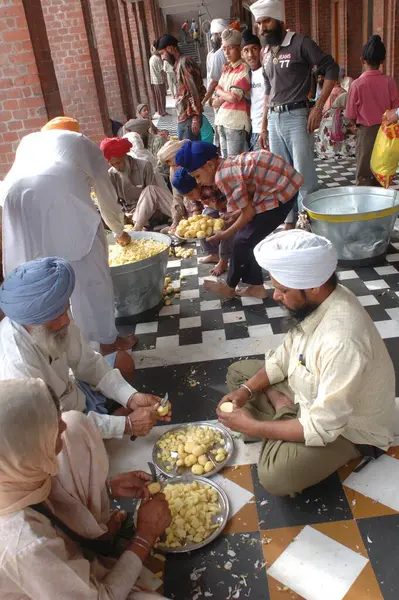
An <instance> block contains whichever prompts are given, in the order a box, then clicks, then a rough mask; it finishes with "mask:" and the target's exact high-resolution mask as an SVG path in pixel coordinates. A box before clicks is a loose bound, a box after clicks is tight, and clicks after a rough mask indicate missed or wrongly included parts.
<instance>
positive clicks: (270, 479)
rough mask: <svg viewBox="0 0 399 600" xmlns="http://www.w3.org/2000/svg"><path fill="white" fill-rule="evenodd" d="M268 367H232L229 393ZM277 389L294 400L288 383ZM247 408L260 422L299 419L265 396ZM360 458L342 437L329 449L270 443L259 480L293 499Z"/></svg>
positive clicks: (272, 491)
mask: <svg viewBox="0 0 399 600" xmlns="http://www.w3.org/2000/svg"><path fill="white" fill-rule="evenodd" d="M264 366H265V362H264V361H263V360H242V361H240V362H236V363H233V364H232V365H230V367H229V369H228V372H227V386H228V388H229V390H230V391H233V390H236V389H237V388H239V387H240V385H241V384H242V383H245V382H246V381H247V380H248V379H250V377H253V375H255V373H257V372H258V371H259V370H260V369H261V368H262V367H264ZM274 387H275V388H276V389H278V391H279V392H282V393H283V394H286V395H287V396H288V397H291V398H292V391H291V389H290V388H289V386H288V384H287V383H286V382H283V383H280V384H277V385H276V386H274ZM245 408H246V409H247V410H248V412H249V413H250V414H251V416H252V417H254V419H256V420H257V421H280V420H286V419H297V418H298V407H297V406H296V407H295V409H291V408H288V407H284V408H281V409H280V410H278V411H277V412H276V411H275V410H274V408H273V406H272V405H271V404H270V402H269V399H268V397H267V395H266V394H265V393H263V392H262V393H258V394H255V396H254V398H253V399H252V400H250V401H249V402H248V403H247V404H246V405H245ZM251 441H256V440H251ZM359 456H360V453H359V451H358V449H357V448H356V446H355V445H354V444H352V442H350V441H349V440H347V439H346V438H344V437H342V436H340V437H338V438H337V439H336V440H335V441H334V442H331V443H330V444H327V445H326V446H306V445H305V444H303V443H299V442H283V441H282V440H266V441H264V443H263V445H262V449H261V451H260V456H259V461H258V475H259V480H260V482H261V484H262V485H263V487H264V488H265V489H266V490H267V491H268V492H269V493H270V494H274V495H276V496H288V495H293V494H296V493H298V492H302V490H304V489H306V488H308V487H310V486H312V485H315V484H316V483H319V481H323V479H326V478H327V477H328V476H329V475H331V474H332V473H334V472H335V471H336V470H337V469H339V468H340V467H342V465H345V464H346V463H347V462H349V461H350V460H352V459H354V458H359Z"/></svg>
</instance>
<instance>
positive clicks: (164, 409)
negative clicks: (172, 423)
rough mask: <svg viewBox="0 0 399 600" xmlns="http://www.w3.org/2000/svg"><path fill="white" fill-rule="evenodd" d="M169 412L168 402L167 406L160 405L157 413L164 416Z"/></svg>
mask: <svg viewBox="0 0 399 600" xmlns="http://www.w3.org/2000/svg"><path fill="white" fill-rule="evenodd" d="M168 412H169V406H168V404H166V405H165V406H158V408H157V413H158V415H159V416H160V417H164V416H165V415H167V414H168Z"/></svg>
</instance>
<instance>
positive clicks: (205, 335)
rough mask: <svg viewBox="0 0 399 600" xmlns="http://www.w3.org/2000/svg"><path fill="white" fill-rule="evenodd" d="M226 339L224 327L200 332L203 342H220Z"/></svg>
mask: <svg viewBox="0 0 399 600" xmlns="http://www.w3.org/2000/svg"><path fill="white" fill-rule="evenodd" d="M225 341H226V332H225V330H224V329H215V330H214V331H203V332H202V343H203V344H221V343H223V342H225Z"/></svg>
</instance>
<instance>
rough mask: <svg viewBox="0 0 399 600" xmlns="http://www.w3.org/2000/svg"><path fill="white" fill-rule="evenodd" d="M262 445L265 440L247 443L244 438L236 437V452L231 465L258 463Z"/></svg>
mask: <svg viewBox="0 0 399 600" xmlns="http://www.w3.org/2000/svg"><path fill="white" fill-rule="evenodd" d="M262 445H263V442H252V443H251V444H245V443H244V440H243V439H241V438H236V437H234V454H233V458H232V461H231V463H230V466H233V465H254V464H257V462H258V460H259V455H260V451H261V449H262Z"/></svg>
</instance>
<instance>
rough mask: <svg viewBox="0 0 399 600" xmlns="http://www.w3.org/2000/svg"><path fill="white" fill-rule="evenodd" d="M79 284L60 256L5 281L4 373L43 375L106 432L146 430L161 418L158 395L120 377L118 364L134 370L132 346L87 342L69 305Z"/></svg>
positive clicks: (0, 340)
mask: <svg viewBox="0 0 399 600" xmlns="http://www.w3.org/2000/svg"><path fill="white" fill-rule="evenodd" d="M74 286H75V274H74V271H73V269H72V267H71V265H70V264H69V263H68V262H66V261H65V260H63V259H61V258H43V259H41V260H33V261H30V262H28V263H25V264H23V265H21V266H20V267H18V268H17V269H15V270H14V271H12V272H11V273H10V274H9V275H8V276H7V277H6V279H5V281H4V283H3V285H2V286H1V287H0V309H1V310H2V311H3V312H4V314H5V315H6V318H5V319H3V320H2V322H1V324H0V379H1V380H6V379H29V378H31V377H34V378H40V379H43V381H45V382H46V383H47V385H48V386H49V387H50V388H51V389H52V390H53V391H54V393H55V394H56V396H57V397H58V398H59V401H60V406H61V410H62V411H63V412H66V411H68V410H78V411H81V412H85V413H87V415H88V418H89V419H90V420H91V421H92V422H93V423H94V424H95V425H96V426H97V427H98V428H99V429H100V431H101V434H102V437H103V438H104V439H105V438H113V437H116V438H121V437H122V436H123V435H124V434H129V435H134V436H142V435H146V434H147V433H149V431H150V430H151V429H152V426H153V425H154V424H155V423H156V421H157V419H158V415H157V412H156V410H157V408H158V405H159V402H160V399H159V398H157V397H156V396H152V395H151V394H140V393H139V392H138V391H137V390H136V389H135V388H134V387H132V386H131V385H130V384H129V383H128V382H127V381H126V380H125V379H124V378H123V377H122V374H121V370H123V371H124V373H125V375H126V376H128V377H129V378H130V379H131V377H132V375H133V372H134V362H133V359H132V357H131V356H130V355H129V354H127V353H126V352H118V353H115V354H113V355H110V356H108V357H107V359H105V358H103V357H102V356H101V354H99V353H97V352H95V351H94V350H93V349H92V348H91V346H89V345H88V344H87V343H86V342H85V340H84V339H83V336H82V334H81V332H80V331H79V329H78V328H77V327H76V325H75V323H73V322H71V320H70V317H69V312H68V311H69V301H70V297H71V294H72V292H73V289H74ZM70 373H72V374H73V375H71V374H70ZM118 405H119V408H118ZM162 420H165V419H162ZM166 420H167V421H169V420H170V419H169V417H168V418H166Z"/></svg>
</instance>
